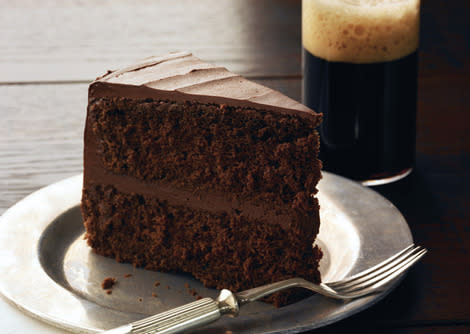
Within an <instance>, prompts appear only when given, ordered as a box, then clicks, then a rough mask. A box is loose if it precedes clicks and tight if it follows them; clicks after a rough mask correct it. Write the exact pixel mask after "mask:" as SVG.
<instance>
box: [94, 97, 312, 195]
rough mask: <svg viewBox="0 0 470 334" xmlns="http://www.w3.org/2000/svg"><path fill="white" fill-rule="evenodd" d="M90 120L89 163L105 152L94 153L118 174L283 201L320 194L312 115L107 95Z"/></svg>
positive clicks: (99, 102) (197, 188) (194, 189)
mask: <svg viewBox="0 0 470 334" xmlns="http://www.w3.org/2000/svg"><path fill="white" fill-rule="evenodd" d="M127 110H129V112H126V111H127ZM87 123H89V124H92V125H90V129H89V130H90V131H89V132H87V134H86V135H85V138H86V139H85V140H86V143H85V146H86V152H85V159H86V160H85V164H86V165H87V164H88V161H87V159H93V157H91V154H93V152H94V151H96V152H99V154H98V155H95V156H94V157H96V159H100V160H101V161H100V162H101V164H102V166H103V167H104V168H105V169H106V170H107V171H109V172H112V173H114V174H119V175H128V176H132V177H135V178H137V179H139V180H142V181H147V182H156V181H160V180H164V181H166V182H170V183H173V184H174V186H176V187H180V188H185V187H190V188H191V189H192V191H196V190H197V191H204V190H206V189H210V190H216V191H219V192H225V193H231V194H237V196H238V197H242V198H244V197H250V198H251V199H259V200H260V201H271V202H273V201H274V202H275V203H279V204H281V203H288V202H290V201H292V199H293V198H295V197H296V196H297V197H298V200H302V199H303V197H310V195H311V194H314V193H316V188H315V187H316V182H317V180H318V179H319V178H320V171H319V164H320V162H319V161H318V159H317V155H318V146H319V143H318V135H317V134H316V131H315V126H316V123H315V122H312V121H310V120H309V119H304V118H301V117H297V116H287V115H282V114H276V113H272V112H268V111H265V110H254V109H248V110H241V109H239V108H233V107H227V106H225V105H222V106H220V105H213V104H211V105H201V104H196V103H190V102H185V103H176V102H171V101H154V100H152V99H145V100H142V99H128V98H100V99H96V100H94V101H92V102H91V103H90V106H89V109H88V119H87ZM90 132H91V133H90ZM88 151H90V153H89V152H88ZM85 172H87V173H88V174H90V173H91V171H85ZM88 174H87V175H86V178H87V177H88Z"/></svg>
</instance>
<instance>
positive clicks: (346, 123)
mask: <svg viewBox="0 0 470 334" xmlns="http://www.w3.org/2000/svg"><path fill="white" fill-rule="evenodd" d="M419 12H420V2H419V0H302V46H303V55H302V57H303V75H304V77H303V89H302V98H303V102H304V104H306V105H307V106H309V107H310V108H312V109H313V110H315V111H317V112H321V113H323V122H322V124H321V126H320V129H319V130H320V138H321V146H320V158H321V160H322V161H323V168H324V169H325V170H327V171H331V172H333V173H336V174H340V175H343V176H346V177H349V178H352V179H355V180H358V181H361V182H362V183H363V184H365V185H379V184H385V183H389V182H393V181H396V180H399V179H401V178H403V177H405V176H407V175H408V174H409V173H410V172H411V170H412V168H413V165H414V159H415V142H416V103H417V102H416V95H417V66H418V55H417V49H418V42H419V16H420V15H419V14H420V13H419Z"/></svg>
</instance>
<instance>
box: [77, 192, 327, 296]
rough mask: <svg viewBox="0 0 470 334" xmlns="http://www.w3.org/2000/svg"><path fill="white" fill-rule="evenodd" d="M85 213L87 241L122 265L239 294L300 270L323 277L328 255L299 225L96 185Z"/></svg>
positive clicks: (313, 278) (304, 274) (316, 278)
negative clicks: (186, 276) (321, 265)
mask: <svg viewBox="0 0 470 334" xmlns="http://www.w3.org/2000/svg"><path fill="white" fill-rule="evenodd" d="M96 203H100V205H96ZM82 210H83V213H84V215H85V216H86V217H87V219H86V221H85V227H86V229H87V231H88V233H87V239H88V243H89V244H90V245H91V246H92V247H93V249H95V250H96V252H97V253H98V254H101V255H104V256H109V257H114V258H116V259H117V260H118V261H122V262H130V263H133V264H135V265H137V266H144V267H145V268H147V269H153V270H160V271H172V272H187V273H191V274H192V275H194V277H196V278H197V279H199V280H201V281H202V282H203V283H204V284H205V285H206V286H208V287H214V288H219V289H222V288H228V289H232V291H241V290H244V289H247V288H250V287H254V286H259V285H263V284H267V283H270V282H275V281H279V280H282V279H287V278H290V277H292V275H293V273H295V275H297V276H300V277H304V278H307V279H309V280H311V281H314V282H319V280H320V274H319V272H318V260H319V259H320V257H321V252H320V251H319V249H318V248H312V244H311V243H310V242H309V240H308V239H306V238H304V235H305V232H304V231H303V230H302V229H297V228H295V227H294V226H282V225H280V224H276V223H272V222H271V223H270V224H266V221H265V220H264V219H252V218H249V217H247V216H244V215H241V214H237V213H234V212H224V211H212V210H205V209H194V208H190V207H188V206H185V205H171V204H169V203H168V202H167V201H162V200H159V199H157V198H156V196H152V195H148V194H135V193H133V194H126V193H123V192H120V191H119V190H117V189H116V188H115V187H113V186H111V185H107V186H103V185H91V184H89V185H88V186H87V187H86V188H85V190H84V192H83V200H82ZM129 217H132V219H129ZM294 295H295V293H294V294H293V293H288V294H282V295H279V294H278V295H276V296H274V297H272V298H271V301H273V302H274V303H276V304H284V303H285V302H286V300H290V301H291V300H292V298H293V297H294Z"/></svg>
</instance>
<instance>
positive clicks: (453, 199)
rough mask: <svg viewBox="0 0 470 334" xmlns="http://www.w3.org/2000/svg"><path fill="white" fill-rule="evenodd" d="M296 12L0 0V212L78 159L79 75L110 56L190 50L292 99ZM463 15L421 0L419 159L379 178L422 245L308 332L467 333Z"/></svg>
mask: <svg viewBox="0 0 470 334" xmlns="http://www.w3.org/2000/svg"><path fill="white" fill-rule="evenodd" d="M300 13H301V4H300V1H289V0H285V1H282V0H270V1H268V0H257V1H250V0H200V1H191V0H180V1H170V0H152V1H150V0H144V1H139V2H138V3H136V2H133V1H126V0H115V1H99V2H97V1H93V0H82V1H59V0H56V1H52V0H47V1H41V2H39V1H32V0H31V1H26V0H24V1H13V0H3V1H0V97H1V98H0V162H1V163H0V193H1V196H0V214H1V213H3V212H4V211H5V210H6V209H7V208H8V207H10V206H12V205H13V204H14V203H16V202H17V201H18V200H20V199H21V198H23V197H24V196H26V195H27V194H29V193H31V192H33V191H35V190H37V189H39V188H40V187H43V186H46V185H48V184H50V183H52V182H55V181H59V180H61V179H63V178H65V177H68V176H72V175H75V174H78V173H80V172H81V171H82V149H83V145H82V140H83V137H82V136H83V125H84V118H85V113H86V103H87V86H88V83H89V82H90V81H91V80H93V79H94V78H95V77H96V76H98V75H100V74H102V73H104V72H105V71H106V70H107V69H114V68H116V67H117V66H119V65H121V64H126V63H130V62H132V61H134V60H136V59H140V58H144V57H147V56H149V55H154V54H160V53H165V52H167V51H171V50H189V51H192V52H193V53H194V54H195V55H197V56H199V57H200V58H203V59H204V60H206V61H209V62H212V63H215V64H218V65H221V66H226V67H227V68H229V69H230V70H232V71H234V72H238V73H240V74H243V75H245V76H247V77H249V78H252V79H253V80H255V81H257V82H260V83H262V84H265V85H267V86H270V87H272V88H275V89H278V90H280V91H282V92H283V93H285V94H287V95H289V96H291V97H292V98H294V99H296V100H300V98H301V96H300V87H301V56H300V54H301V43H300ZM469 16H470V4H469V2H468V1H463V0H462V1H460V0H455V1H451V2H443V1H438V0H422V22H421V45H420V64H419V65H420V68H419V95H418V114H417V159H416V167H415V170H414V172H413V173H412V175H411V176H410V177H408V178H406V179H405V180H403V181H400V182H397V183H395V184H392V185H387V186H382V187H376V188H375V189H376V190H377V191H378V192H380V193H381V194H382V195H384V196H385V197H387V198H388V199H389V200H391V201H392V202H393V203H394V204H395V205H396V206H397V207H398V209H399V210H400V211H401V212H402V213H403V215H404V216H405V218H406V219H407V221H408V223H409V225H410V228H411V230H412V233H413V235H414V238H415V240H416V243H418V244H422V245H424V246H426V247H428V248H429V250H430V252H429V255H427V256H426V257H425V258H424V260H423V261H422V262H421V263H420V264H419V265H417V266H416V267H415V268H414V269H413V270H412V271H410V273H409V274H408V276H407V277H406V278H405V279H404V280H403V282H402V284H400V286H399V287H398V288H397V289H396V290H395V291H393V293H391V294H390V295H389V296H388V297H386V298H385V299H384V300H383V301H381V302H380V303H379V304H377V305H375V306H374V307H372V308H370V309H368V310H366V311H364V312H362V313H360V314H358V315H355V316H353V317H351V318H350V319H347V320H344V321H342V322H339V323H337V324H333V325H330V326H327V327H325V328H323V329H320V330H318V331H315V333H344V332H356V331H361V332H364V333H375V332H380V333H404V334H411V333H413V334H421V333H436V334H441V333H442V334H443V333H455V334H461V333H469V332H470V298H469V297H470V270H469V269H468V268H470V109H469V105H470V31H469V24H468V22H467V21H468V17H469ZM385 223H386V222H384V224H385ZM0 328H1V325H0Z"/></svg>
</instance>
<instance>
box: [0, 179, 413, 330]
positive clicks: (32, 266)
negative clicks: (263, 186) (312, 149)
mask: <svg viewBox="0 0 470 334" xmlns="http://www.w3.org/2000/svg"><path fill="white" fill-rule="evenodd" d="M81 188H82V175H77V176H75V177H72V178H69V179H66V180H63V181H61V182H58V183H55V184H52V185H50V186H48V187H45V188H43V189H40V190H38V191H37V192H35V193H33V194H31V195H29V196H28V197H26V198H24V199H23V200H21V201H20V202H18V203H17V204H16V205H15V206H13V207H12V208H10V209H9V210H8V211H7V212H6V213H5V214H4V215H3V216H2V217H1V218H0V292H1V293H2V294H3V295H4V296H5V297H6V298H7V300H9V301H10V302H11V303H13V304H14V305H15V306H16V307H18V308H19V309H21V310H23V311H24V312H26V313H28V314H29V315H31V316H33V317H36V318H38V319H40V320H42V321H45V322H48V323H51V324H53V325H55V326H57V327H60V328H63V329H67V330H70V331H72V332H75V333H98V332H100V331H102V330H104V329H110V328H113V327H116V326H119V325H122V324H125V323H129V322H132V321H135V320H137V319H141V318H143V317H145V316H147V315H150V314H154V313H157V312H161V311H164V310H167V309H169V308H172V307H175V306H178V305H182V304H184V303H187V302H191V301H194V296H191V295H190V294H189V293H188V291H187V290H188V289H187V285H189V286H190V287H191V288H193V289H195V290H196V291H197V293H198V294H199V295H201V296H209V297H215V296H216V295H217V291H215V290H212V289H206V288H204V287H203V286H202V285H201V284H200V283H199V282H198V281H196V280H194V279H193V278H191V277H189V276H184V275H176V274H166V273H160V272H152V271H146V270H143V269H138V268H133V267H132V266H131V265H127V264H120V263H117V262H115V261H114V260H112V259H108V258H104V257H101V256H98V255H96V254H94V253H93V252H91V251H90V248H89V247H88V246H87V245H86V242H85V241H84V240H83V232H84V230H83V227H82V218H81V215H80V209H79V202H80V196H81ZM318 197H319V200H320V205H321V219H322V225H321V229H320V233H319V235H318V240H317V243H318V244H319V245H320V247H321V248H322V249H323V251H324V254H325V255H324V259H323V260H322V262H321V264H320V271H321V273H322V277H323V280H324V281H333V280H337V279H341V278H343V277H345V276H347V275H350V274H354V273H356V272H359V271H361V270H363V269H365V268H367V267H369V266H372V265H374V264H376V263H378V262H380V261H382V260H383V259H385V258H387V257H388V256H390V255H392V254H393V253H395V252H396V251H398V250H400V249H402V248H404V247H406V246H407V245H409V244H411V243H412V236H411V233H410V230H409V227H408V225H407V223H406V221H405V219H404V218H403V216H402V215H401V214H400V212H399V211H398V210H397V209H396V208H395V207H394V206H393V204H391V203H390V202H389V201H387V200H386V199H384V198H383V197H382V196H380V195H379V194H377V193H376V192H374V191H372V190H370V189H368V188H365V187H363V186H361V185H359V184H358V183H355V182H352V181H349V180H347V179H345V178H342V177H339V176H336V175H333V174H329V173H323V179H322V181H321V182H320V184H319V194H318ZM125 274H132V276H130V277H127V278H126V277H124V275H125ZM108 276H112V277H115V278H117V280H118V283H117V285H116V286H115V287H114V288H113V290H112V294H111V295H108V294H106V292H105V291H104V290H103V289H102V288H101V282H102V281H103V279H104V278H105V277H108ZM156 281H159V282H160V285H159V286H157V287H155V286H154V283H155V282H156ZM396 283H397V281H396V282H395V284H392V285H390V286H389V287H388V288H387V289H386V290H385V291H384V292H383V293H381V294H377V295H373V296H369V297H365V298H362V299H358V300H354V301H351V302H340V301H336V300H331V299H327V298H324V297H321V296H318V295H315V296H312V297H309V298H306V299H304V300H302V301H300V302H298V303H295V304H292V305H289V306H286V307H283V308H280V309H275V308H273V307H272V306H270V305H268V304H265V303H262V302H258V303H254V304H252V305H247V306H246V307H245V308H244V309H242V312H241V314H240V316H239V317H238V318H227V317H225V318H222V319H221V320H219V321H218V322H216V323H214V324H212V325H210V326H207V327H205V328H204V329H203V330H201V332H204V333H208V332H209V333H225V332H227V331H231V332H233V333H295V332H301V331H304V330H309V329H313V328H316V327H321V326H324V325H327V324H329V323H332V322H335V321H338V320H340V319H343V318H345V317H348V316H350V315H352V314H354V313H356V312H359V311H361V310H363V309H365V308H366V307H369V306H370V305H372V304H373V303H375V302H377V301H378V300H380V299H381V298H382V297H383V296H385V295H386V294H387V293H388V292H389V291H390V290H391V289H392V288H393V286H394V285H396ZM152 292H155V293H156V294H157V297H154V296H152Z"/></svg>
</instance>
